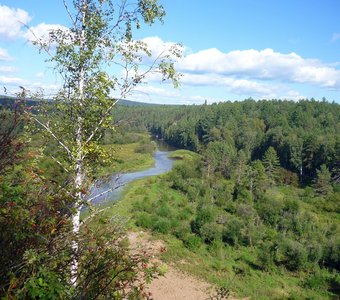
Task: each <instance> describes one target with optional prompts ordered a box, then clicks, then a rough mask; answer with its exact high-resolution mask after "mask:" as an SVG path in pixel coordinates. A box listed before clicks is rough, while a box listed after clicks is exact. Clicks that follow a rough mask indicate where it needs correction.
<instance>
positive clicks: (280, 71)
mask: <svg viewBox="0 0 340 300" xmlns="http://www.w3.org/2000/svg"><path fill="white" fill-rule="evenodd" d="M178 67H179V69H180V70H182V71H184V72H190V73H194V74H207V73H211V74H220V75H224V76H233V77H239V78H252V79H260V80H279V81H284V82H296V83H311V84H314V85H317V86H321V87H329V88H335V87H339V86H340V71H339V70H337V69H335V68H334V67H330V66H328V65H325V64H322V63H321V62H320V61H318V60H313V59H304V58H302V57H301V56H299V55H298V54H296V53H294V52H292V53H289V54H282V53H279V52H275V51H274V50H272V49H264V50H261V51H259V50H254V49H250V50H236V51H231V52H228V53H223V52H221V51H220V50H218V49H216V48H211V49H207V50H202V51H199V52H197V53H192V54H189V55H187V56H186V57H184V58H183V59H182V60H181V61H180V62H179V64H178Z"/></svg>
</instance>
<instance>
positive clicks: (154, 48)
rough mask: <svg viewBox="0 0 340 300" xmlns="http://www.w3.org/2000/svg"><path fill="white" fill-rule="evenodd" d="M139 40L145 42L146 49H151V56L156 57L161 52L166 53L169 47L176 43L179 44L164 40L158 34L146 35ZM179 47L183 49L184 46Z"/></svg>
mask: <svg viewBox="0 0 340 300" xmlns="http://www.w3.org/2000/svg"><path fill="white" fill-rule="evenodd" d="M141 41H142V42H144V43H145V44H147V46H148V49H149V50H150V51H151V53H152V56H153V57H157V56H159V55H162V54H163V55H164V54H168V53H169V50H170V49H171V48H173V47H174V46H176V45H177V46H179V45H178V44H176V43H173V42H164V41H163V40H162V39H161V38H159V37H158V36H152V37H146V38H144V39H142V40H141ZM180 49H181V50H182V51H183V50H184V47H182V46H181V47H180Z"/></svg>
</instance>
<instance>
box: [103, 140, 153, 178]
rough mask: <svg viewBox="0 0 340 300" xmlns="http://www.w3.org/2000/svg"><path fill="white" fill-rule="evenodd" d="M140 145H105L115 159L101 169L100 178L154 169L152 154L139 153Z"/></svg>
mask: <svg viewBox="0 0 340 300" xmlns="http://www.w3.org/2000/svg"><path fill="white" fill-rule="evenodd" d="M139 145H140V144H139V143H132V144H124V145H115V144H114V145H105V146H104V147H105V148H106V150H107V151H109V152H110V154H111V155H112V156H113V157H114V161H113V163H112V164H110V165H106V166H104V167H102V168H101V170H100V172H99V173H98V174H97V176H98V177H104V176H107V175H111V174H113V173H117V172H131V171H140V170H145V169H147V168H150V167H152V165H153V164H154V160H153V157H152V153H137V152H136V151H135V150H136V149H137V147H138V146H139Z"/></svg>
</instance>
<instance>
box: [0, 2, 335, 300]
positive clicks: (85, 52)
mask: <svg viewBox="0 0 340 300" xmlns="http://www.w3.org/2000/svg"><path fill="white" fill-rule="evenodd" d="M62 6H63V8H64V12H65V15H66V17H67V20H68V22H67V24H66V23H65V26H60V27H56V26H54V27H53V28H51V29H50V30H49V31H48V35H47V36H46V37H44V38H42V37H41V38H37V37H36V36H35V39H34V40H33V41H30V44H32V46H34V47H36V48H37V50H38V51H39V53H40V54H43V55H44V56H43V57H44V58H46V57H47V62H48V68H51V69H53V72H54V74H55V75H57V76H59V77H58V80H59V81H58V80H56V82H61V84H60V85H59V87H58V89H57V91H53V95H52V96H51V97H52V98H51V99H50V97H49V96H47V95H46V93H45V92H44V91H43V90H42V89H41V90H40V89H38V90H34V91H33V90H32V91H30V89H29V88H25V87H24V86H19V87H18V89H17V90H16V91H17V92H15V93H13V95H9V94H8V95H4V96H2V97H1V101H0V120H1V124H0V227H1V231H0V251H1V252H0V266H1V269H0V298H1V299H117V300H120V299H151V298H152V295H151V294H150V292H149V291H148V284H150V282H152V280H154V279H157V278H158V277H161V276H163V275H164V274H166V271H167V266H175V267H176V268H178V269H179V270H181V271H184V272H186V273H185V274H190V275H192V276H195V277H197V278H199V279H202V280H204V281H205V282H207V283H209V285H211V286H212V287H213V288H214V289H215V290H216V293H215V294H212V295H211V297H209V299H235V298H236V299H240V298H248V299H338V298H339V296H340V273H339V272H340V267H339V266H340V218H339V216H340V105H339V104H338V103H335V102H333V103H330V102H328V101H327V100H326V99H322V100H321V101H317V100H315V99H304V100H299V101H296V102H294V101H288V100H279V99H272V100H258V101H255V100H253V99H251V98H250V99H245V100H244V101H227V100H225V101H221V102H219V103H214V104H209V105H208V104H207V101H206V102H205V103H204V104H203V105H143V104H140V103H139V104H138V105H136V103H133V102H126V101H125V99H128V98H129V96H130V95H132V94H133V92H136V91H138V87H139V88H142V87H143V86H144V85H146V84H147V83H148V82H149V81H150V80H151V79H150V78H157V79H158V80H159V81H161V82H166V84H168V83H170V84H172V86H173V87H175V88H176V87H178V86H179V84H180V79H181V78H182V74H180V73H178V72H177V71H176V66H177V65H178V60H179V59H181V58H182V56H183V53H182V52H183V51H184V50H185V49H183V47H182V46H181V45H180V44H176V43H164V46H166V47H167V48H164V49H163V51H161V52H159V51H157V50H159V49H155V47H154V48H153V47H151V46H152V45H149V44H148V43H147V42H146V41H145V40H139V39H136V38H135V37H136V36H137V37H140V36H141V35H140V34H137V31H138V30H140V29H141V27H143V26H144V28H145V26H150V25H153V24H154V23H155V22H159V23H163V21H164V20H163V19H164V16H165V9H164V7H163V6H162V5H161V4H160V3H158V1H157V0H138V1H134V2H131V3H130V2H129V1H125V0H122V1H115V0H105V1H102V0H74V1H67V0H65V1H62ZM9 10H10V9H9ZM20 26H21V25H20ZM66 26H67V27H66ZM33 29H34V27H33ZM33 29H32V31H33V35H34V30H33ZM30 33H32V32H30ZM156 48H157V47H156ZM1 50H2V49H1ZM4 53H5V54H6V51H5V52H4ZM6 57H7V56H6ZM7 58H8V60H11V58H10V56H8V57H7ZM25 59H26V60H29V59H30V58H25ZM33 86H36V85H33ZM8 91H9V89H7V88H6V87H4V93H7V92H8ZM49 92H50V91H49ZM8 93H9V92H8ZM155 139H156V140H162V141H164V142H165V143H167V144H168V145H171V146H174V147H176V148H177V150H176V151H172V152H171V154H169V155H170V157H171V158H172V159H173V168H172V169H171V170H170V171H169V172H166V173H164V174H162V175H160V176H153V177H148V178H143V179H139V180H136V181H134V182H132V183H131V184H129V185H128V186H127V187H125V189H124V191H123V194H122V196H121V198H120V199H119V201H117V202H114V201H108V202H107V203H105V204H100V205H96V204H94V202H95V201H93V200H95V199H96V198H97V197H100V196H101V194H106V193H108V194H109V193H110V192H112V191H114V190H115V189H117V187H119V183H118V182H116V185H115V184H112V185H111V186H109V187H108V189H107V190H105V191H103V192H101V193H100V194H98V195H92V194H91V190H92V188H93V187H96V186H97V185H100V184H101V183H103V185H105V183H106V182H107V181H108V179H109V178H110V177H111V176H112V175H113V174H120V173H125V172H133V171H137V170H145V169H148V168H150V167H151V166H152V165H153V163H154V160H153V155H154V153H156V152H155V151H157V150H156V143H155V141H154V140H155ZM136 231H139V232H141V231H143V232H144V231H145V232H148V234H150V235H152V237H153V238H155V239H160V240H162V241H163V242H164V245H165V246H164V247H163V249H162V251H160V253H159V260H160V261H157V260H156V261H155V259H154V257H153V256H154V255H153V253H152V252H150V251H149V249H144V248H143V249H139V251H136V248H131V246H135V245H131V244H132V243H131V242H130V240H129V233H131V232H136ZM188 276H189V275H188Z"/></svg>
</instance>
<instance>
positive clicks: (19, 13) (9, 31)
mask: <svg viewBox="0 0 340 300" xmlns="http://www.w3.org/2000/svg"><path fill="white" fill-rule="evenodd" d="M0 16H1V18H0V37H4V38H9V39H14V38H18V37H21V36H22V35H23V30H22V29H23V27H24V26H25V25H24V24H27V23H28V22H29V21H30V20H31V17H30V15H29V14H28V13H27V12H26V11H24V10H23V9H20V8H10V7H8V6H6V5H0Z"/></svg>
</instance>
